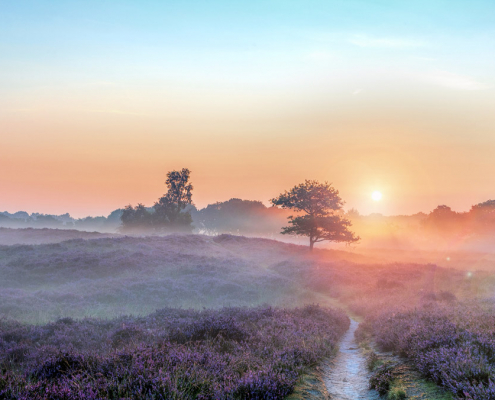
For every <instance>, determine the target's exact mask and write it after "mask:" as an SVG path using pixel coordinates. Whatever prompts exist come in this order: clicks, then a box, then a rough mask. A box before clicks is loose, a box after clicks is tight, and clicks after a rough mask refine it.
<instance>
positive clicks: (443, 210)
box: [423, 204, 464, 235]
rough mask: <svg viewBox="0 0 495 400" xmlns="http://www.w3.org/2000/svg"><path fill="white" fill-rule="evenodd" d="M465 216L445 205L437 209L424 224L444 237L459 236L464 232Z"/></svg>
mask: <svg viewBox="0 0 495 400" xmlns="http://www.w3.org/2000/svg"><path fill="white" fill-rule="evenodd" d="M463 222H464V221H463V215H462V214H460V213H457V212H455V211H453V210H452V209H451V208H450V207H449V206H446V205H444V204H442V205H440V206H438V207H437V208H435V209H434V210H433V211H432V212H430V213H429V214H428V216H427V217H426V218H425V220H424V221H423V224H424V225H425V226H426V227H427V228H429V229H433V230H437V231H439V232H441V233H442V234H444V235H457V234H458V233H459V231H462V230H463Z"/></svg>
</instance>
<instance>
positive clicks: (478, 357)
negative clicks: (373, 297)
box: [368, 303, 495, 400]
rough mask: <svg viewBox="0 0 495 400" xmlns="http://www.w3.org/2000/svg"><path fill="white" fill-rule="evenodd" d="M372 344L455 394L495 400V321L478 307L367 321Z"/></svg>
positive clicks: (398, 314)
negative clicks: (403, 358)
mask: <svg viewBox="0 0 495 400" xmlns="http://www.w3.org/2000/svg"><path fill="white" fill-rule="evenodd" d="M370 320H371V323H369V324H368V327H369V329H370V330H371V331H372V333H373V335H374V337H375V340H376V343H377V344H378V345H379V346H380V347H381V348H383V349H387V350H393V351H396V352H398V353H399V354H401V355H403V356H406V357H408V358H409V359H410V360H411V361H412V363H413V364H414V365H415V366H416V368H417V369H418V370H419V371H420V372H421V373H422V374H424V375H425V376H426V377H428V378H430V379H432V380H433V381H435V382H437V383H438V384H441V385H442V386H444V387H445V388H446V389H448V390H449V391H450V392H452V393H453V394H454V395H455V396H457V397H459V398H467V399H473V400H493V399H495V336H494V333H495V318H494V313H493V309H492V308H486V307H481V306H480V305H477V304H474V303H471V304H458V305H456V306H452V305H450V306H441V305H431V304H430V305H428V306H424V307H422V308H417V309H414V310H409V311H401V312H391V311H390V310H389V311H387V312H386V313H383V314H381V315H379V316H374V317H371V318H370Z"/></svg>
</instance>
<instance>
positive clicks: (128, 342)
mask: <svg viewBox="0 0 495 400" xmlns="http://www.w3.org/2000/svg"><path fill="white" fill-rule="evenodd" d="M348 326H349V319H348V318H347V316H346V315H345V314H344V313H343V312H340V311H333V310H328V309H323V308H320V307H318V306H307V307H304V308H296V309H291V310H288V309H274V308H270V307H268V308H263V307H258V308H251V309H247V308H226V309H221V310H218V311H192V310H182V309H162V310H159V311H156V312H155V313H153V314H150V315H149V316H147V317H143V318H132V317H127V318H119V319H113V320H95V319H85V320H81V321H74V320H72V319H70V318H64V319H60V320H58V321H55V322H53V323H50V324H46V325H38V326H32V325H21V324H18V323H13V322H7V321H2V324H1V325H0V338H1V339H0V340H1V341H0V346H1V347H0V348H1V359H0V362H1V365H2V368H3V372H2V376H1V380H0V396H1V398H3V399H26V400H28V399H45V398H46V399H282V398H284V397H285V396H287V395H288V394H289V393H291V392H292V390H293V388H294V386H295V384H296V382H297V379H298V377H299V376H300V375H301V374H302V373H303V372H305V371H306V370H307V369H308V368H309V367H311V366H314V365H316V363H317V362H318V361H320V360H322V359H323V358H324V357H328V356H329V355H331V354H332V352H333V351H335V347H336V343H337V341H338V339H339V337H340V336H341V335H342V334H343V333H344V332H345V331H346V330H347V328H348Z"/></svg>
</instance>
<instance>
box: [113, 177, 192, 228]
mask: <svg viewBox="0 0 495 400" xmlns="http://www.w3.org/2000/svg"><path fill="white" fill-rule="evenodd" d="M190 174H191V172H190V171H189V170H188V169H187V168H183V169H182V171H171V172H169V173H167V180H166V182H165V183H166V185H167V187H168V191H167V193H166V194H164V195H163V196H162V197H160V198H159V199H158V200H157V201H156V202H155V204H154V206H153V207H152V208H146V207H145V206H144V205H142V204H138V206H137V207H135V208H134V207H132V206H131V205H128V206H127V207H125V208H124V210H123V211H122V213H121V216H120V219H121V221H122V229H123V230H124V231H126V230H134V231H136V230H138V231H149V230H154V231H160V232H163V231H169V232H191V231H192V229H193V226H192V217H191V214H190V212H189V210H188V209H187V208H188V206H190V205H191V204H192V190H193V186H192V184H191V183H189V177H190Z"/></svg>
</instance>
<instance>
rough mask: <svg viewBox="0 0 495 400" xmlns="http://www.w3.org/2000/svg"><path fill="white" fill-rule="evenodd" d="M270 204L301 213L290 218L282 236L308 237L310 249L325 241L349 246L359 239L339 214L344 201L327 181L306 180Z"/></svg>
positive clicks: (348, 222)
mask: <svg viewBox="0 0 495 400" xmlns="http://www.w3.org/2000/svg"><path fill="white" fill-rule="evenodd" d="M271 203H272V204H273V205H274V206H279V207H281V208H287V209H291V210H294V211H296V212H298V214H299V215H297V216H289V226H286V227H283V228H282V232H281V233H282V234H283V235H297V236H308V237H309V248H310V250H313V246H314V244H315V243H317V242H322V241H324V240H328V241H333V242H346V243H352V242H356V241H358V240H359V237H357V236H355V235H354V233H353V232H351V231H350V230H349V229H348V228H349V227H350V226H351V222H350V221H349V220H347V219H345V218H343V217H342V216H341V215H339V214H337V212H338V211H340V210H341V209H342V206H343V205H344V202H343V201H342V199H341V198H340V197H339V192H338V190H336V189H334V188H333V187H332V186H331V185H330V184H329V183H327V182H325V183H319V182H318V181H312V180H306V181H305V182H304V183H301V184H299V185H297V186H294V187H293V188H292V189H291V190H290V191H288V192H287V191H286V192H285V193H282V194H281V195H280V196H278V197H276V198H274V199H272V200H271ZM301 214H302V215H301Z"/></svg>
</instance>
